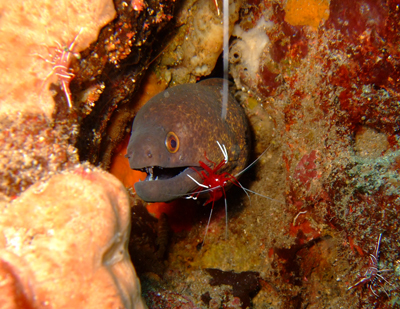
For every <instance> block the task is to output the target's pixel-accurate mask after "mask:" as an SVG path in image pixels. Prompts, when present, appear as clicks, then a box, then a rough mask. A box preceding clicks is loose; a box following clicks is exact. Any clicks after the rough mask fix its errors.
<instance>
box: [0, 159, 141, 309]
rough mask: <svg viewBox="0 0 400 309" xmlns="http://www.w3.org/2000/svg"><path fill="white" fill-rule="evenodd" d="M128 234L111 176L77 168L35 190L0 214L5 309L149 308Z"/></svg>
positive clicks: (0, 290) (126, 215)
mask: <svg viewBox="0 0 400 309" xmlns="http://www.w3.org/2000/svg"><path fill="white" fill-rule="evenodd" d="M129 228H130V207H129V202H128V197H127V194H126V191H125V189H124V188H123V186H122V185H121V184H120V183H119V181H118V180H116V178H114V177H113V176H111V175H110V174H108V173H105V172H102V171H100V170H97V169H92V168H90V167H87V166H79V167H76V168H74V169H72V170H70V171H68V172H64V173H63V174H58V175H56V176H53V177H52V178H51V179H50V180H49V181H47V182H42V183H36V184H35V185H33V186H31V187H30V188H29V189H28V190H27V191H25V192H24V193H23V194H22V195H21V196H20V197H19V198H17V199H15V200H14V201H12V202H11V203H9V204H7V205H5V206H3V207H1V208H0V230H1V233H0V282H1V284H0V294H1V296H0V306H1V307H2V308H4V307H6V308H21V306H23V307H24V308H41V307H51V308H99V307H100V306H101V308H145V305H144V304H143V303H142V300H141V297H140V285H139V281H138V279H137V277H136V273H135V270H134V268H133V266H132V264H131V261H130V258H129V254H128V251H127V240H128V237H129ZM3 305H4V306H3Z"/></svg>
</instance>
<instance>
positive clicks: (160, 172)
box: [138, 166, 195, 181]
mask: <svg viewBox="0 0 400 309" xmlns="http://www.w3.org/2000/svg"><path fill="white" fill-rule="evenodd" d="M193 168H195V167H193ZM187 169H192V168H191V167H188V166H183V167H161V166H149V167H144V168H141V169H138V170H139V171H141V172H145V173H146V174H147V176H146V179H145V180H144V181H157V180H167V179H171V178H174V177H176V176H179V175H180V174H181V173H183V172H185V171H186V170H187Z"/></svg>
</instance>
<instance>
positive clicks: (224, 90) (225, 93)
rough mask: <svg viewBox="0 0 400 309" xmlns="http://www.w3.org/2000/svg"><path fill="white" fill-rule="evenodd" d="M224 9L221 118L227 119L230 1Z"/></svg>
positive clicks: (226, 0) (225, 2) (226, 2)
mask: <svg viewBox="0 0 400 309" xmlns="http://www.w3.org/2000/svg"><path fill="white" fill-rule="evenodd" d="M223 3H224V7H223V13H224V16H223V28H224V29H223V36H224V37H223V52H222V58H223V70H224V81H223V84H222V112H221V118H222V119H223V120H225V119H226V114H227V111H228V65H229V63H228V54H229V0H224V2H223Z"/></svg>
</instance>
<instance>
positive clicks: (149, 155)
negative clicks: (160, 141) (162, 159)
mask: <svg viewBox="0 0 400 309" xmlns="http://www.w3.org/2000/svg"><path fill="white" fill-rule="evenodd" d="M146 155H147V157H148V158H149V159H150V158H152V157H153V155H152V154H151V151H150V150H149V151H147V153H146Z"/></svg>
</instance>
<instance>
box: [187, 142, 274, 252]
mask: <svg viewBox="0 0 400 309" xmlns="http://www.w3.org/2000/svg"><path fill="white" fill-rule="evenodd" d="M216 142H217V144H218V147H219V148H220V150H221V152H222V154H223V157H224V158H223V160H222V161H220V162H219V163H218V164H216V163H215V162H213V161H211V160H209V159H208V158H207V155H206V154H204V156H205V159H206V160H207V161H208V162H209V163H210V164H211V166H212V167H210V166H208V165H207V164H206V163H205V162H203V161H199V164H200V166H201V168H202V169H203V170H201V171H198V170H197V169H195V168H192V169H193V170H194V171H196V173H197V174H198V175H199V176H200V178H201V179H202V182H201V183H200V182H198V181H197V180H196V179H194V178H193V177H192V176H190V175H187V176H188V177H189V178H190V179H191V180H193V182H195V183H196V184H197V185H198V188H197V189H196V190H195V191H194V192H193V193H191V195H189V196H187V197H186V198H187V199H193V200H197V199H198V197H199V196H200V195H201V194H208V195H209V197H208V198H207V200H206V201H205V203H204V204H203V206H206V205H208V204H210V203H212V205H211V210H210V215H209V218H208V222H207V226H206V230H205V234H204V238H203V242H202V244H204V243H205V240H206V237H207V233H208V228H209V226H210V222H211V217H212V213H213V209H214V203H215V201H217V200H219V199H220V198H222V197H223V198H224V204H225V238H226V239H228V203H227V199H226V191H225V187H226V186H228V185H230V184H232V185H235V186H237V187H239V188H241V189H242V190H243V192H244V193H245V194H246V195H247V198H248V199H249V202H250V204H251V199H250V195H249V193H252V194H255V195H258V196H261V197H263V198H266V199H269V200H272V201H277V202H280V203H282V202H281V201H278V200H275V199H273V198H270V197H268V196H265V195H263V194H260V193H257V192H255V191H252V190H250V189H247V188H245V187H244V186H243V185H242V184H241V183H240V182H239V181H238V179H237V178H238V177H239V176H240V175H242V174H243V173H244V172H246V171H247V170H249V169H250V168H251V167H253V166H254V165H255V164H256V163H257V162H258V161H259V160H260V159H261V158H262V157H263V156H264V155H265V154H266V153H267V151H268V150H269V149H270V147H271V146H269V147H268V148H267V149H265V150H264V151H263V152H262V153H261V155H260V156H258V158H257V159H255V160H254V161H253V162H252V163H250V164H249V165H248V166H247V167H245V168H244V169H243V170H241V171H240V172H239V173H237V174H236V175H232V174H230V173H228V172H222V173H219V172H220V171H221V169H222V168H223V167H224V166H225V165H226V164H227V163H228V161H229V157H228V152H227V150H226V147H225V145H224V144H222V145H221V144H220V143H219V141H216Z"/></svg>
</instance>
